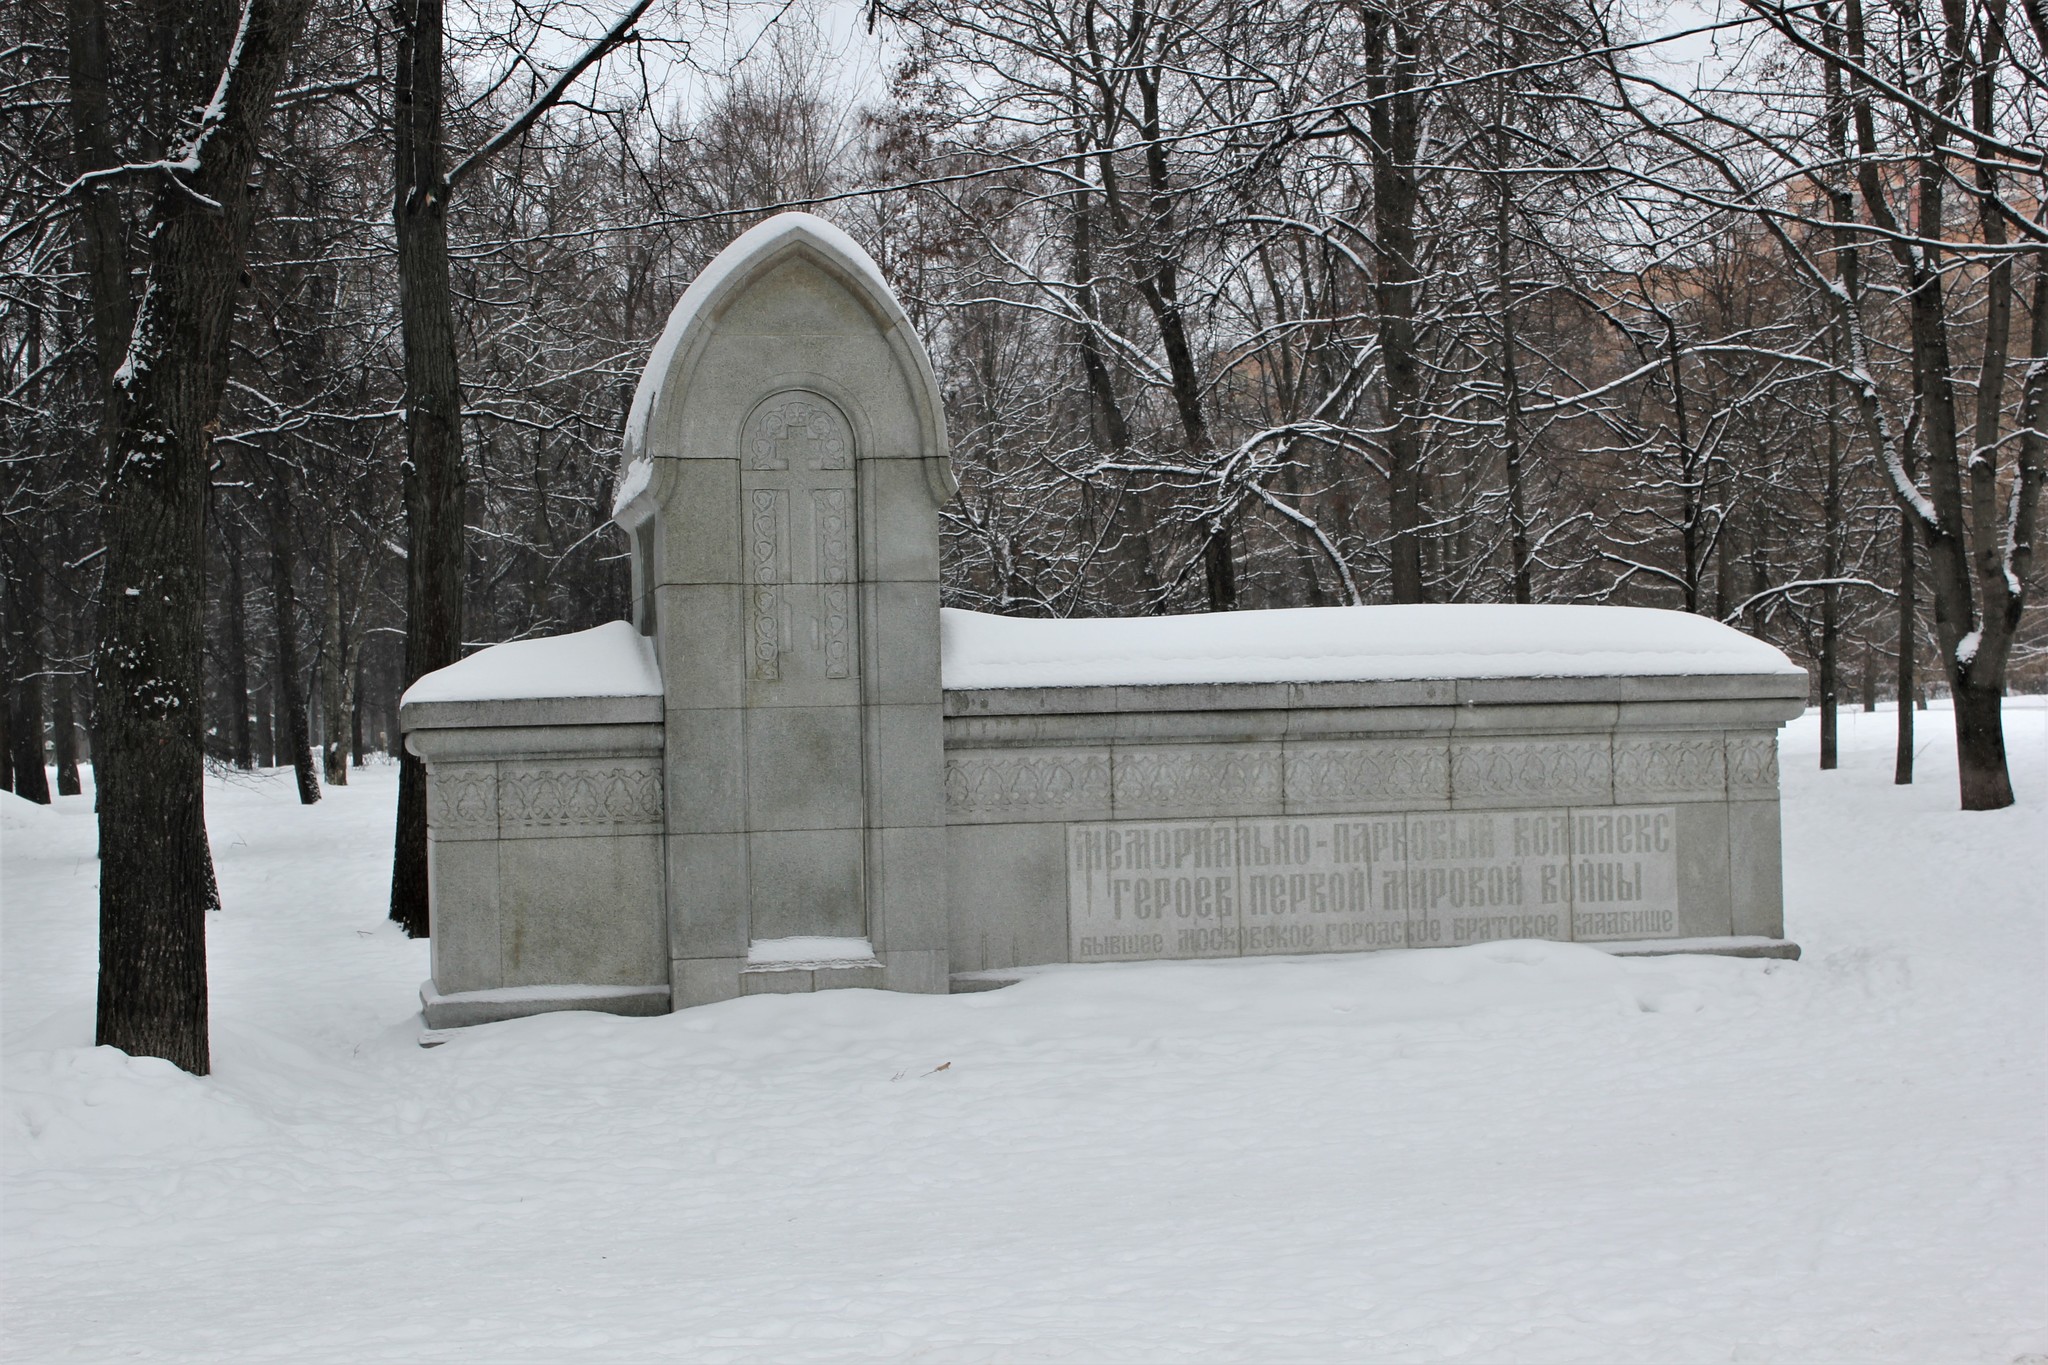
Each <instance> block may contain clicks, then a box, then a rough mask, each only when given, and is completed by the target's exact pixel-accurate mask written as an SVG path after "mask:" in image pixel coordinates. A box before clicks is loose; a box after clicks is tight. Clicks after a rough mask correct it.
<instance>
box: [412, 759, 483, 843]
mask: <svg viewBox="0 0 2048 1365" xmlns="http://www.w3.org/2000/svg"><path fill="white" fill-rule="evenodd" d="M427 787H428V790H429V791H430V792H431V793H432V799H431V800H430V801H429V802H428V803H427V825H428V827H429V828H430V829H432V830H433V831H434V832H435V833H436V834H442V835H461V834H475V833H494V832H495V831H496V830H497V828H498V775H497V772H496V771H495V770H494V769H493V768H491V767H490V766H489V765H487V764H480V765H476V766H463V767H451V766H438V767H436V768H435V769H434V771H433V775H432V778H431V780H430V781H429V782H428V784H427Z"/></svg>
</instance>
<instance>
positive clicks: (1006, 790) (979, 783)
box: [946, 752, 1110, 818]
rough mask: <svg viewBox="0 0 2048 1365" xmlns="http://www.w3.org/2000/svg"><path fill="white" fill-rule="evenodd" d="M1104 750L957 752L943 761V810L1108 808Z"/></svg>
mask: <svg viewBox="0 0 2048 1365" xmlns="http://www.w3.org/2000/svg"><path fill="white" fill-rule="evenodd" d="M1109 791H1110V783H1109V757H1108V755H1106V754H1094V753H1080V754H1046V753H1029V752H1026V753H1002V754H959V755H956V756H953V757H950V758H948V759H947V760H946V810H947V812H948V813H950V814H953V815H959V816H977V815H979V816H989V815H997V816H1001V815H1013V816H1017V817H1020V818H1021V817H1030V816H1034V815H1057V814H1061V813H1065V812H1079V813H1083V814H1086V813H1090V812H1093V813H1098V814H1099V813H1100V812H1102V811H1105V810H1107V809H1108V808H1109Z"/></svg>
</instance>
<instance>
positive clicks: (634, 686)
mask: <svg viewBox="0 0 2048 1365" xmlns="http://www.w3.org/2000/svg"><path fill="white" fill-rule="evenodd" d="M660 695H661V670H660V669H658V668H656V667H655V664H654V642H653V641H652V640H649V639H648V638H647V637H646V636H644V635H642V634H641V633H640V632H639V631H637V630H635V629H634V628H633V626H632V623H631V622H628V621H608V622H606V623H605V624H604V625H601V626H599V627H597V628H596V629H595V630H582V631H578V632H576V633H575V634H574V635H554V636H550V637H548V638H547V639H543V640H512V641H508V642H507V643H505V644H502V645H492V646H491V647H490V648H488V649H480V650H478V651H477V652H476V653H474V654H472V655H470V656H469V657H468V658H466V659H463V660H461V661H460V662H458V663H452V664H450V665H448V667H446V668H442V669H436V670H435V671H434V672H432V673H429V674H427V675H426V676H425V677H423V678H421V679H420V680H419V681H418V682H416V683H414V684H413V685H412V686H411V687H408V688H407V689H405V695H404V696H403V697H401V698H400V699H399V703H400V705H408V706H410V705H418V704H421V703H426V702H463V701H526V700H541V699H550V698H557V697H658V696H660Z"/></svg>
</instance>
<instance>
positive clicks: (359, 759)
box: [348, 646, 364, 768]
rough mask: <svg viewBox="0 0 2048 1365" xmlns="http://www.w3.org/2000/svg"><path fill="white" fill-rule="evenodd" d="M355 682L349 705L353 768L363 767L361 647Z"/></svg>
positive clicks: (357, 654)
mask: <svg viewBox="0 0 2048 1365" xmlns="http://www.w3.org/2000/svg"><path fill="white" fill-rule="evenodd" d="M351 675H352V677H353V681H352V682H351V683H350V684H349V689H348V694H349V705H348V756H349V765H350V766H351V767H356V768H360V767H362V766H363V682H364V678H363V657H362V649H361V647H360V646H358V647H357V649H356V666H355V668H354V669H353V670H351Z"/></svg>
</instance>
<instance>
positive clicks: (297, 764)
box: [262, 455, 320, 806]
mask: <svg viewBox="0 0 2048 1365" xmlns="http://www.w3.org/2000/svg"><path fill="white" fill-rule="evenodd" d="M262 463H263V467H264V468H263V474H262V479H263V512H264V519H265V524H266V526H267V527H268V529H269V532H270V600H271V616H272V618H273V620H272V625H273V626H274V627H275V628H276V631H277V682H276V684H275V685H276V688H277V697H278V699H279V703H280V705H279V708H278V710H279V712H280V714H281V717H282V719H283V721H284V736H283V739H284V744H285V746H286V749H287V751H288V753H289V754H290V756H291V765H292V773H293V775H294V776H295V777H297V779H298V784H299V804H300V805H303V806H310V805H313V804H314V803H316V802H317V801H319V799H320V779H319V777H318V776H317V775H316V774H315V773H314V771H313V737H312V735H311V733H310V732H309V730H308V727H307V725H306V684H305V679H304V677H303V675H301V673H300V672H299V594H298V588H297V586H296V584H295V583H294V582H293V580H294V578H295V576H296V572H297V567H298V547H297V542H296V541H295V540H294V538H293V529H292V495H291V489H290V488H289V487H288V486H287V485H286V482H285V473H284V471H283V470H282V469H280V468H279V467H278V459H277V457H276V456H275V455H267V456H265V457H263V458H262Z"/></svg>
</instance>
